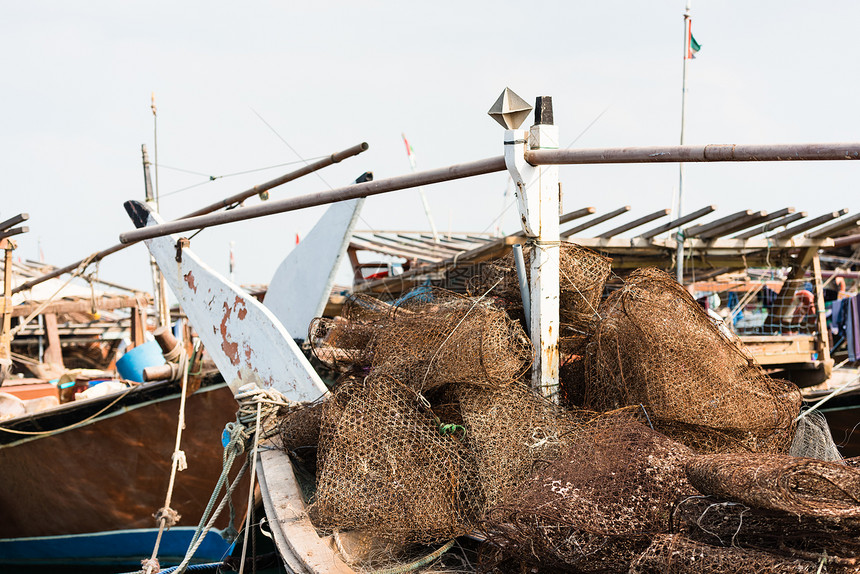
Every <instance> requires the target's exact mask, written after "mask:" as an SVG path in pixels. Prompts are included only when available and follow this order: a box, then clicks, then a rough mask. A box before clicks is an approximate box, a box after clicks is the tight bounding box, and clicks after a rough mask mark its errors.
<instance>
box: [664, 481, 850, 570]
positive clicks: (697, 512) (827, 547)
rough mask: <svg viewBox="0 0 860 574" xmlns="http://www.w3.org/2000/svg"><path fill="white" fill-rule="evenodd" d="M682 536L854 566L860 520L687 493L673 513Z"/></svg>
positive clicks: (789, 556) (717, 543) (708, 542)
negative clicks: (828, 517)
mask: <svg viewBox="0 0 860 574" xmlns="http://www.w3.org/2000/svg"><path fill="white" fill-rule="evenodd" d="M674 523H675V525H676V527H677V529H678V531H679V532H680V533H682V534H684V536H686V537H688V538H691V539H694V540H697V541H699V542H703V543H706V544H711V545H714V546H729V547H736V548H737V547H743V548H753V549H759V550H768V551H770V552H771V553H776V554H780V555H782V556H785V557H788V558H798V557H799V558H804V559H808V560H814V561H818V560H820V559H821V558H823V557H825V556H826V557H827V559H828V561H829V562H831V563H834V564H839V565H844V566H855V565H857V564H858V562H860V561H858V559H857V558H856V557H857V556H858V554H860V522H857V521H844V520H843V521H832V520H824V519H820V518H814V517H808V516H802V515H797V514H792V513H788V512H780V511H774V510H765V509H760V508H751V507H749V506H747V505H746V504H742V503H739V502H731V501H727V500H720V499H718V498H714V497H709V496H691V497H688V498H686V499H684V500H682V501H681V502H679V503H678V505H677V506H676V508H675V511H674Z"/></svg>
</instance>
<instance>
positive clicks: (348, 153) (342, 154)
mask: <svg viewBox="0 0 860 574" xmlns="http://www.w3.org/2000/svg"><path fill="white" fill-rule="evenodd" d="M369 147H370V146H369V145H368V144H367V143H365V142H362V143H360V144H357V145H354V146H352V147H350V148H347V149H345V150H343V151H339V152H335V153H333V154H331V155H330V156H329V157H326V158H323V159H321V160H318V161H315V162H313V163H310V164H308V165H306V166H304V167H301V168H299V169H296V170H293V171H291V172H289V173H286V174H284V175H282V176H281V177H278V178H275V179H273V180H271V181H267V182H266V183H263V184H260V185H256V186H254V187H252V188H251V189H248V190H245V191H243V192H241V193H237V194H235V195H232V196H230V197H228V198H226V199H224V200H222V201H219V202H217V203H213V204H211V205H207V206H206V207H202V208H200V209H198V210H197V211H193V212H191V213H189V214H187V215H183V216H182V217H180V219H187V218H189V217H196V216H199V215H204V214H207V213H212V212H213V211H217V210H218V209H220V208H222V207H226V206H228V205H233V204H234V203H236V202H238V201H244V200H245V199H248V198H249V197H252V196H253V195H255V194H258V193H262V192H264V191H268V190H270V189H272V188H273V187H277V186H279V185H283V184H285V183H287V182H289V181H293V180H294V179H297V178H299V177H302V176H303V175H308V174H309V173H313V172H315V171H317V170H320V169H322V168H324V167H328V166H330V165H332V164H334V163H338V162H340V161H343V160H344V159H346V158H349V157H352V156H354V155H358V154H360V153H361V152H363V151H365V150H367V149H368V148H369ZM22 215H23V216H26V214H22ZM13 219H14V218H13ZM10 221H11V220H10ZM134 243H137V242H136V241H135V242H131V243H124V242H123V243H118V244H116V245H113V246H111V247H108V248H107V249H103V250H102V251H99V252H98V253H96V254H95V255H94V256H93V258H92V261H91V262H92V263H95V262H96V261H101V260H102V259H104V258H105V257H107V256H108V255H113V254H114V253H116V252H117V251H122V250H123V249H125V248H126V247H129V246H130V245H133V244H134ZM84 261H86V260H85V259H79V260H77V261H75V262H74V263H70V264H68V265H66V266H65V267H59V268H57V269H54V270H53V271H51V272H50V273H46V274H45V275H42V276H41V277H37V278H35V279H33V280H31V281H27V282H26V283H22V284H21V285H19V286H17V287H15V288H14V289H12V293H13V294H15V293H18V292H19V291H24V290H26V289H30V288H32V287H35V286H36V285H38V284H40V283H44V282H45V281H47V280H48V279H53V278H54V277H59V276H60V275H62V274H64V273H69V272H71V271H74V270H75V269H77V268H78V266H79V265H80V264H81V263H83V262H84Z"/></svg>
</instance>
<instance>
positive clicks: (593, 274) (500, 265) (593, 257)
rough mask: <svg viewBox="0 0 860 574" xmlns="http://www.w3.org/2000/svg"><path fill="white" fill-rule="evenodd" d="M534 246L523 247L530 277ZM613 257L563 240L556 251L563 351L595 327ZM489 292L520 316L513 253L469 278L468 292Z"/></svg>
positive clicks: (519, 300) (570, 349) (521, 306)
mask: <svg viewBox="0 0 860 574" xmlns="http://www.w3.org/2000/svg"><path fill="white" fill-rule="evenodd" d="M533 250H534V246H533V245H530V244H526V245H525V246H524V247H523V258H524V259H525V263H526V276H527V277H528V278H529V280H530V278H531V265H530V264H529V262H530V261H531V256H532V252H533ZM611 263H612V260H611V259H608V258H606V257H604V256H602V255H600V254H599V253H595V252H594V251H592V250H590V249H587V248H585V247H581V246H579V245H575V244H573V243H567V242H562V243H561V245H560V252H559V292H560V293H559V318H560V320H561V325H562V331H561V333H560V338H561V341H560V343H559V344H560V345H561V346H562V348H563V351H565V350H569V351H573V350H575V349H576V348H577V347H578V346H581V345H582V344H584V341H585V337H587V336H588V335H589V334H590V333H591V331H592V330H593V328H594V324H593V323H594V319H595V318H596V316H597V309H598V307H599V305H600V297H601V295H602V294H603V287H604V285H605V284H606V279H607V277H609V272H610V270H611V269H610V268H611ZM493 285H497V286H496V287H495V288H494V289H493V290H492V296H494V297H496V298H497V299H499V300H501V304H502V306H503V307H504V308H505V309H506V310H507V311H508V312H509V313H510V315H511V316H512V317H516V318H520V319H521V320H524V317H523V304H522V297H521V295H520V286H519V279H518V277H517V270H516V266H515V265H514V256H513V253H509V254H508V255H506V256H505V257H502V258H500V259H497V260H495V261H493V262H491V263H489V264H487V265H485V266H484V268H483V269H482V273H481V275H480V276H478V277H476V278H475V279H473V280H472V281H471V284H470V288H469V290H470V292H471V293H473V294H481V293H484V292H485V291H486V290H487V289H489V288H490V287H491V286H493Z"/></svg>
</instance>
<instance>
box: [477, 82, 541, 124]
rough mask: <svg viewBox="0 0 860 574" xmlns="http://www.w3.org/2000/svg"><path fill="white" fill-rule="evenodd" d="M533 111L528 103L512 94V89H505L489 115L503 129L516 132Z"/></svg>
mask: <svg viewBox="0 0 860 574" xmlns="http://www.w3.org/2000/svg"><path fill="white" fill-rule="evenodd" d="M531 111H532V107H531V106H530V105H529V104H528V102H527V101H525V100H524V99H522V98H521V97H519V96H518V95H516V94H515V93H514V92H512V91H511V89H510V88H505V91H504V92H502V95H501V96H499V99H498V100H496V103H495V104H493V107H492V108H490V111H489V112H487V113H488V114H490V117H491V118H493V119H494V120H496V121H497V122H499V125H501V126H502V127H503V128H505V129H508V130H515V129H517V128H519V127H520V126H521V125H522V124H523V122H524V121H525V120H526V118H527V117H528V116H529V113H531Z"/></svg>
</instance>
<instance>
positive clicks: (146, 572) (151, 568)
mask: <svg viewBox="0 0 860 574" xmlns="http://www.w3.org/2000/svg"><path fill="white" fill-rule="evenodd" d="M140 570H141V572H143V574H154V573H155V572H161V564H159V563H158V558H147V559H146V560H141V561H140Z"/></svg>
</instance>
